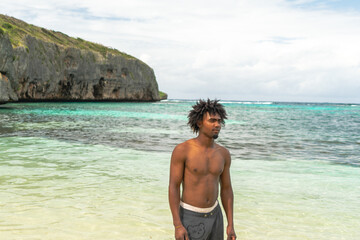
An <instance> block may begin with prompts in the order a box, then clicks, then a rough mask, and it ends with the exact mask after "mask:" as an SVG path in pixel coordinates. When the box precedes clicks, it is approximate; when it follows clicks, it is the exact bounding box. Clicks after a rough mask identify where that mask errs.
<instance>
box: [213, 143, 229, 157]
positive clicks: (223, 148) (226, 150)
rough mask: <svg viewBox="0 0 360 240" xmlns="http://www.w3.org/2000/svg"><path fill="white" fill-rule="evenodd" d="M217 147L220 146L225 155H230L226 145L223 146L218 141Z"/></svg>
mask: <svg viewBox="0 0 360 240" xmlns="http://www.w3.org/2000/svg"><path fill="white" fill-rule="evenodd" d="M216 148H218V149H219V150H220V152H221V153H222V154H224V155H225V156H230V152H229V150H228V149H227V148H226V147H224V146H221V145H220V144H218V143H216Z"/></svg>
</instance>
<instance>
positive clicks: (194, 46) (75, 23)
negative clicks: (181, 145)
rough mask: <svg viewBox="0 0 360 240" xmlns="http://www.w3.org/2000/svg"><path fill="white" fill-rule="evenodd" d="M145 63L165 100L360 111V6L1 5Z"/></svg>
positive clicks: (272, 0)
mask: <svg viewBox="0 0 360 240" xmlns="http://www.w3.org/2000/svg"><path fill="white" fill-rule="evenodd" d="M1 5H2V7H1V10H0V13H2V14H7V15H10V16H14V17H16V18H20V19H22V20H24V21H26V22H28V23H31V24H34V25H38V26H41V27H45V28H48V29H52V30H56V31H61V32H64V33H66V34H68V35H70V36H74V37H80V38H83V39H86V40H89V41H94V42H97V43H102V44H104V45H105V46H109V47H113V48H116V49H119V50H120V51H123V52H126V53H128V54H130V55H133V56H135V57H137V58H140V59H141V60H143V61H144V62H146V63H147V64H149V65H150V66H151V67H152V68H153V69H154V71H155V74H156V77H157V81H158V83H159V88H160V90H162V91H164V92H167V93H168V94H169V98H182V99H198V98H207V97H210V98H215V97H216V98H219V99H224V100H226V99H229V100H231V99H233V100H251V101H301V102H354V103H360V94H359V92H360V47H359V42H360V27H359V24H358V23H359V22H360V1H349V0H344V1H336V0H328V1H322V0H315V1H312V0H223V1H221V3H220V2H219V1H214V0H207V1H205V0H197V1H193V0H183V1H168V0H146V1H145V0H142V1H140V0H132V1H123V0H120V1H110V0H103V1H95V0H88V1H76V0H72V1H70V0H63V1H53V0H47V1H45V0H38V1H29V0H19V1H13V0H2V4H1Z"/></svg>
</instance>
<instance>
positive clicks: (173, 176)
mask: <svg viewBox="0 0 360 240" xmlns="http://www.w3.org/2000/svg"><path fill="white" fill-rule="evenodd" d="M185 160H186V151H185V146H184V144H179V145H177V146H176V147H175V149H174V151H173V153H172V156H171V163H170V179H169V205H170V210H171V213H172V216H173V224H174V227H175V238H176V239H181V240H183V239H186V240H188V235H187V231H186V229H185V228H184V226H183V225H182V223H181V220H180V213H179V208H180V185H181V183H182V181H183V177H184V169H185Z"/></svg>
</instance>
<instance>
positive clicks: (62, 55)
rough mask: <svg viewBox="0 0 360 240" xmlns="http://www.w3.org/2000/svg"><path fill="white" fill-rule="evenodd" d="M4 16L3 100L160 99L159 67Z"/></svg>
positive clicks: (0, 44)
mask: <svg viewBox="0 0 360 240" xmlns="http://www.w3.org/2000/svg"><path fill="white" fill-rule="evenodd" d="M0 20H1V21H0V102H9V101H157V100H160V96H159V90H158V85H157V82H156V78H155V74H154V71H153V70H152V69H151V68H150V67H149V66H147V65H146V64H145V63H143V62H141V61H140V60H138V59H136V58H134V57H131V56H129V55H126V54H124V53H121V52H119V51H117V50H114V49H110V48H105V47H103V46H101V45H97V46H101V48H97V49H96V48H95V47H94V46H95V45H96V44H93V43H90V42H87V41H85V40H82V39H79V38H77V39H75V38H70V37H68V36H67V35H65V34H62V33H59V32H54V31H49V30H46V29H43V28H38V27H35V26H33V25H29V24H26V23H24V22H22V21H20V20H17V19H14V18H11V17H8V16H4V15H0ZM26 27H28V28H31V29H30V30H31V31H30V30H29V31H28V30H27V29H26ZM34 29H35V30H34ZM24 32H25V33H24ZM29 32H30V33H29ZM31 33H34V34H31ZM19 36H20V37H19ZM64 39H65V40H64ZM84 42H85V43H86V44H87V45H88V46H90V47H87V45H85V43H84ZM77 43H78V44H77ZM99 49H100V50H99Z"/></svg>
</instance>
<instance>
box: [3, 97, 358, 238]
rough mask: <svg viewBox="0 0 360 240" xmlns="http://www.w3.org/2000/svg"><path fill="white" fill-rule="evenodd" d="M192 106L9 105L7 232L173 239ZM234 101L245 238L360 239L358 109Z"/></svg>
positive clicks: (232, 143) (223, 139)
mask: <svg viewBox="0 0 360 240" xmlns="http://www.w3.org/2000/svg"><path fill="white" fill-rule="evenodd" d="M192 104H194V102H192V101H175V100H169V101H162V102H158V103H17V104H6V105H0V123H1V124H0V216H1V218H0V239H173V237H172V236H173V227H172V219H171V214H170V211H169V207H168V203H167V185H168V170H169V159H170V155H171V151H172V149H173V148H174V146H175V145H176V144H178V143H180V142H182V141H185V140H186V139H188V138H191V137H194V135H193V134H192V132H191V131H190V129H189V128H188V126H187V125H186V121H187V118H186V115H187V112H188V111H189V109H190V107H191V105H192ZM224 105H225V106H226V109H227V111H228V114H229V119H228V120H227V121H226V126H225V128H223V130H222V133H221V135H220V137H219V139H218V142H219V143H220V144H222V145H224V146H225V147H227V148H228V149H229V150H230V152H231V154H232V159H233V163H232V167H231V174H232V182H233V188H234V194H235V206H234V214H235V229H236V232H237V235H238V239H249V240H250V239H360V230H359V229H358V226H359V225H360V204H359V200H360V177H359V173H360V168H359V167H360V137H359V136H360V105H355V104H353V105H346V104H315V103H312V104H299V103H271V102H258V103H257V102H224Z"/></svg>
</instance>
